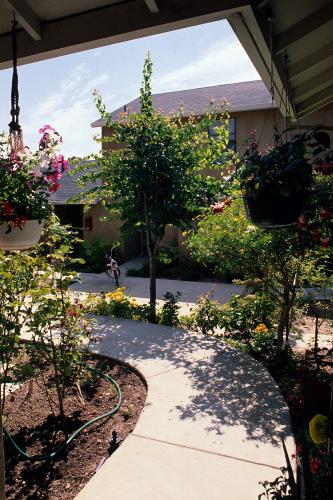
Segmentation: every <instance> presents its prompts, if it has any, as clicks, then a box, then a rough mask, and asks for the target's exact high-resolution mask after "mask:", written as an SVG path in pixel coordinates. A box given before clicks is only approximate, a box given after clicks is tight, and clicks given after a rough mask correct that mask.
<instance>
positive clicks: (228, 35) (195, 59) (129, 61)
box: [0, 21, 259, 156]
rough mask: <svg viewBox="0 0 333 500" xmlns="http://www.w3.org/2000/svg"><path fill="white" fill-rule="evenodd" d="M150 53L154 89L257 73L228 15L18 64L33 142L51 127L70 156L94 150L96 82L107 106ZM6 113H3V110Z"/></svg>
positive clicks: (4, 96) (132, 86)
mask: <svg viewBox="0 0 333 500" xmlns="http://www.w3.org/2000/svg"><path fill="white" fill-rule="evenodd" d="M148 50H150V51H151V53H152V59H153V92H154V93H157V92H168V91H173V90H181V89H189V88H196V87H204V86H209V85H219V84H222V83H232V82H239V81H246V80H255V79H257V78H259V76H258V73H257V72H256V70H255V68H254V67H253V65H252V63H251V61H250V60H249V58H248V57H247V55H246V53H245V51H244V49H243V48H242V46H241V44H240V43H239V42H238V40H237V38H236V36H235V35H234V33H233V31H232V29H231V28H230V26H229V24H228V23H227V21H218V22H214V23H210V24H204V25H201V26H196V27H193V28H186V29H182V30H177V31H172V32H169V33H164V34H161V35H154V36H150V37H146V38H141V39H139V40H132V41H129V42H124V43H119V44H116V45H110V46H107V47H103V48H100V49H95V50H89V51H85V52H80V53H77V54H72V55H69V56H64V57H59V58H55V59H49V60H47V61H42V62H38V63H34V64H29V65H24V66H20V67H19V84H20V107H21V116H20V122H21V124H22V127H23V131H24V139H25V143H26V144H27V145H28V146H30V147H31V148H32V149H35V147H36V145H37V142H38V139H39V135H38V129H39V127H40V126H42V125H45V124H50V125H52V126H54V127H55V128H56V129H57V130H58V131H59V132H60V133H61V134H62V135H63V139H64V147H63V151H64V153H65V154H66V155H68V156H72V155H75V156H84V155H86V154H89V153H93V152H95V151H98V149H99V145H98V144H96V143H95V142H94V141H93V136H94V135H95V134H96V133H97V132H98V129H92V128H91V127H90V124H91V122H93V121H94V120H96V119H97V118H98V114H97V112H96V109H95V107H94V104H93V99H92V96H91V93H92V90H93V89H94V88H96V89H98V90H99V91H100V92H101V93H102V95H103V97H104V101H105V103H106V105H107V109H108V110H109V111H113V110H114V109H116V108H118V107H119V106H121V105H123V104H126V103H127V102H129V101H130V100H132V99H133V98H135V97H136V96H137V95H138V93H139V88H140V83H141V74H142V66H143V62H144V59H145V55H146V53H147V51H148ZM10 83H11V70H2V71H0V106H1V109H2V110H3V112H2V114H1V117H0V130H5V131H7V129H8V125H7V124H8V122H9V121H10V115H9V108H10ZM7 110H8V113H7V115H6V111H7Z"/></svg>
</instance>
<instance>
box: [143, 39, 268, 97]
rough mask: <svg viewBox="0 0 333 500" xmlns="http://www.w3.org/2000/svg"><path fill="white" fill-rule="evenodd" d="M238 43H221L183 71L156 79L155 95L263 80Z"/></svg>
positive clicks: (222, 41) (228, 41)
mask: <svg viewBox="0 0 333 500" xmlns="http://www.w3.org/2000/svg"><path fill="white" fill-rule="evenodd" d="M259 78H260V77H259V75H258V73H257V71H256V69H255V68H254V67H253V65H252V63H251V61H250V60H249V58H248V56H247V54H246V52H245V50H244V49H243V47H242V46H241V45H240V43H239V42H238V40H231V39H229V40H227V41H226V40H220V41H218V42H216V43H214V44H213V45H211V46H210V47H208V48H207V49H206V50H205V51H203V52H202V53H200V54H199V55H198V56H197V57H196V59H195V60H194V61H192V62H190V63H189V64H187V65H186V66H183V67H182V68H179V69H175V70H174V71H170V72H168V73H166V74H164V75H162V76H160V77H158V78H155V79H153V91H154V92H169V91H173V90H182V89H188V88H196V87H204V86H209V85H220V84H223V83H233V82H242V81H247V80H256V79H259Z"/></svg>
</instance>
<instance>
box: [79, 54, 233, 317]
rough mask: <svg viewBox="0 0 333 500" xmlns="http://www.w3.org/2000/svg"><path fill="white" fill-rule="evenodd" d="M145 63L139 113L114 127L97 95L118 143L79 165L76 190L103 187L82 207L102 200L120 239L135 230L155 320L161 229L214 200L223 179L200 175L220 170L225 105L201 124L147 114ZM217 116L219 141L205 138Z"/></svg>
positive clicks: (186, 222) (183, 223)
mask: <svg viewBox="0 0 333 500" xmlns="http://www.w3.org/2000/svg"><path fill="white" fill-rule="evenodd" d="M151 76H152V62H151V59H150V56H148V57H147V59H146V61H145V64H144V70H143V82H142V87H141V90H140V106H141V110H140V113H134V112H131V110H128V111H127V112H125V113H122V114H121V115H120V117H119V119H118V120H116V121H114V120H112V118H111V115H110V114H109V113H107V112H106V109H105V105H104V104H103V101H102V98H101V96H99V95H98V94H96V96H95V102H96V105H97V108H98V110H99V112H100V115H101V117H102V118H104V119H105V120H106V123H107V126H109V127H110V130H111V137H110V138H108V140H110V141H112V142H115V143H118V144H121V145H122V147H121V148H117V149H115V150H109V151H107V152H105V153H104V154H103V155H101V156H100V157H98V158H97V159H96V158H95V161H93V162H89V163H87V162H85V163H84V162H81V163H80V164H79V165H78V168H77V169H78V170H85V172H84V174H83V175H82V176H81V177H80V181H79V182H80V186H81V187H83V188H84V187H85V185H86V182H87V181H96V180H100V181H102V182H101V183H100V185H96V186H95V187H94V188H93V189H90V190H87V189H84V191H85V192H84V194H83V195H82V196H84V197H85V199H88V200H91V201H93V200H95V199H96V197H97V198H98V199H99V200H101V201H102V202H103V203H104V204H105V206H106V207H107V208H108V209H109V210H110V213H111V214H113V215H117V216H118V217H120V218H121V220H122V221H123V226H122V231H123V233H126V231H127V232H132V231H133V230H138V229H141V230H143V231H144V233H145V236H146V241H147V251H148V257H149V266H150V268H149V275H150V315H151V320H152V321H154V320H155V319H156V258H157V257H156V256H157V252H158V250H159V247H160V243H161V241H162V239H163V236H164V234H165V230H166V227H167V225H169V224H171V225H174V226H176V227H179V228H182V229H185V228H188V227H189V226H190V224H191V222H192V220H193V218H194V217H195V216H196V215H197V214H198V213H200V211H201V210H202V208H203V207H205V206H207V205H209V204H210V203H211V202H212V201H214V200H216V199H217V198H218V196H219V193H220V192H221V189H222V180H223V179H222V177H220V178H219V179H217V178H216V177H211V176H208V175H203V172H204V170H205V169H207V168H213V169H214V170H220V169H221V165H222V164H224V163H225V161H224V160H225V157H226V147H227V144H228V114H227V112H226V110H225V106H224V105H222V106H221V107H219V108H217V107H216V106H214V105H213V104H212V107H211V112H210V113H208V114H207V115H206V116H204V117H201V118H200V119H199V118H197V117H194V116H190V117H188V118H186V119H184V117H183V116H182V112H181V110H180V112H179V113H178V114H177V113H175V115H174V116H165V115H164V114H163V113H162V112H160V111H158V110H154V108H153V104H152V91H151ZM217 115H218V116H219V120H220V121H221V127H219V128H218V137H217V140H216V139H212V138H210V137H208V134H207V130H208V126H209V125H210V124H212V123H214V122H215V121H216V119H217Z"/></svg>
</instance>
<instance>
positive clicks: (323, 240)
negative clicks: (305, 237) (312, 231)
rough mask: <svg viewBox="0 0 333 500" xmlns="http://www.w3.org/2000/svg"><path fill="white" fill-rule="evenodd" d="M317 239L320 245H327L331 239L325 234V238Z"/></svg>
mask: <svg viewBox="0 0 333 500" xmlns="http://www.w3.org/2000/svg"><path fill="white" fill-rule="evenodd" d="M319 241H320V244H321V246H322V247H325V248H326V247H328V245H329V243H330V241H331V237H330V236H327V238H319Z"/></svg>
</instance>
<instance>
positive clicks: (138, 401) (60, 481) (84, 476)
mask: <svg viewBox="0 0 333 500" xmlns="http://www.w3.org/2000/svg"><path fill="white" fill-rule="evenodd" d="M107 373H108V374H109V375H110V376H111V377H112V378H114V379H115V380H116V382H117V383H118V384H119V385H120V387H121V390H122V392H123V403H122V406H121V409H120V411H119V412H118V413H116V414H115V415H114V416H113V417H111V418H110V419H107V420H104V421H103V420H102V421H99V422H96V423H95V424H93V425H92V426H90V427H88V428H87V429H86V430H85V431H83V432H82V433H81V434H80V435H79V436H78V437H77V438H76V439H75V440H74V441H73V443H72V444H71V445H70V446H69V448H68V450H67V451H65V452H64V453H62V454H61V455H59V456H58V457H56V458H55V459H53V460H48V461H29V460H24V459H22V457H21V456H20V455H19V453H18V452H17V451H16V450H15V449H14V447H13V446H12V444H11V443H9V441H8V439H6V440H5V453H6V469H7V472H6V473H7V475H6V485H7V489H6V499H8V500H9V499H13V500H14V499H15V500H19V499H31V500H32V499H37V498H38V499H39V498H41V499H49V500H71V499H73V498H74V497H75V496H76V495H77V493H78V492H79V491H80V490H81V489H82V488H83V486H84V485H85V484H86V483H87V482H88V481H89V479H90V478H91V477H92V476H93V475H94V474H95V472H96V470H97V469H98V467H100V466H103V465H102V464H103V462H104V461H105V459H106V458H107V457H109V456H110V454H112V453H113V452H114V451H115V450H116V448H117V447H118V445H120V446H121V442H122V441H123V440H124V439H125V438H126V436H127V435H128V434H129V433H130V432H132V431H133V429H134V426H135V424H136V422H137V420H138V418H139V415H140V413H141V411H142V408H143V406H144V403H145V399H146V388H145V386H144V384H143V382H142V381H141V380H140V378H139V377H138V375H136V374H135V373H134V372H133V371H132V370H130V369H129V368H127V367H125V366H122V365H119V364H115V363H111V362H108V368H107ZM45 375H47V373H46V374H45ZM82 395H83V400H82V398H80V397H79V396H78V393H77V391H72V392H71V393H70V394H68V395H67V396H66V399H65V411H66V417H67V426H68V432H69V434H71V433H72V432H73V431H75V430H76V429H78V428H79V427H80V426H81V425H83V424H84V423H85V422H87V421H88V420H90V419H92V418H93V417H95V416H98V415H101V414H103V413H106V412H107V411H109V410H110V409H111V408H113V407H114V405H115V404H116V402H117V396H116V392H115V390H114V389H113V388H112V386H111V385H110V383H109V382H107V381H105V380H104V379H98V380H95V381H93V382H90V383H89V384H86V385H85V384H83V385H82ZM83 402H84V403H83ZM5 413H6V416H7V418H6V426H7V428H8V430H9V431H10V433H11V435H12V436H13V438H14V439H15V441H16V442H17V443H18V444H19V446H20V447H21V448H23V449H25V450H27V451H28V453H29V454H30V455H36V454H45V453H49V452H51V451H52V450H53V449H54V448H56V447H57V446H58V445H59V444H61V443H62V442H63V440H64V435H63V433H62V431H60V430H59V429H60V421H59V418H58V417H57V416H54V415H53V414H52V413H51V412H50V406H49V404H48V402H47V398H46V397H45V391H44V390H43V386H42V384H41V379H40V378H37V379H36V380H35V381H34V383H33V384H32V385H31V382H30V383H29V382H24V383H23V384H22V385H21V387H20V389H18V390H17V391H15V392H14V393H12V394H11V395H10V396H9V397H8V399H7V401H6V410H5Z"/></svg>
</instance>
